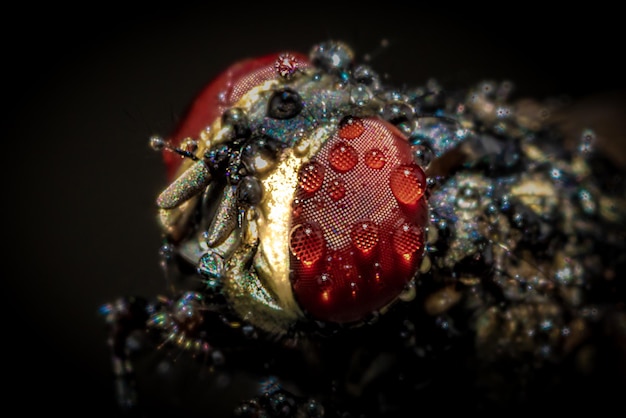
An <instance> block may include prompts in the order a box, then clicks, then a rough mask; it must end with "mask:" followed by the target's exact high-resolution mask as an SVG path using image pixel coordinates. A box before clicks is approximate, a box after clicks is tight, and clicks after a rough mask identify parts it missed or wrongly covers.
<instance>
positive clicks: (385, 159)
mask: <svg viewBox="0 0 626 418" xmlns="http://www.w3.org/2000/svg"><path fill="white" fill-rule="evenodd" d="M333 53H334V54H343V55H345V56H350V55H351V52H350V51H349V50H347V49H345V47H343V46H341V45H337V46H335V50H334V51H333ZM285 56H288V57H291V58H290V59H291V60H296V58H295V56H294V55H293V54H283V55H279V56H277V57H276V58H275V61H274V62H270V63H269V64H268V67H269V68H267V67H262V68H260V69H256V70H254V73H253V74H256V75H253V78H254V79H255V81H254V85H253V87H251V88H249V90H248V91H246V92H245V93H243V94H241V97H240V98H239V99H238V100H236V101H234V103H233V105H232V106H231V107H229V108H228V109H226V110H224V112H223V114H222V115H221V116H220V117H218V118H216V119H215V121H213V122H212V123H211V124H210V125H209V129H208V130H206V129H204V130H202V131H200V132H198V135H197V136H196V138H198V139H195V138H194V139H195V141H196V142H197V143H198V147H197V149H196V150H194V152H192V153H189V154H185V153H184V152H182V151H179V153H180V154H181V155H184V156H186V157H187V158H186V160H185V161H183V162H182V165H181V167H180V168H179V169H178V172H177V174H178V177H177V178H176V179H175V180H174V181H173V182H172V183H171V185H170V186H168V187H167V188H166V189H165V190H164V191H163V192H162V193H161V195H160V196H159V197H158V200H157V203H158V205H159V208H160V211H161V212H160V213H161V223H162V225H163V227H164V230H165V231H166V232H167V233H168V234H169V236H170V237H171V238H174V239H178V240H181V239H183V237H186V235H187V234H189V233H192V234H195V237H194V238H193V239H191V240H189V241H188V244H189V245H188V246H187V247H186V248H184V249H183V250H182V253H183V255H184V257H185V258H186V259H187V260H188V261H189V262H191V263H193V264H195V265H196V266H198V270H199V272H200V273H201V274H202V275H203V276H205V277H206V278H207V279H209V280H212V281H216V282H219V283H220V285H221V287H222V289H223V292H224V294H225V296H226V298H227V299H228V300H229V302H230V304H231V305H232V306H233V307H234V309H235V310H236V311H237V312H238V313H239V315H240V316H241V317H242V318H243V319H245V320H246V321H248V322H250V323H252V324H254V325H255V326H257V327H259V328H261V329H265V330H268V331H279V332H280V331H282V332H284V331H286V330H288V329H289V328H290V327H291V326H292V325H293V324H294V323H295V322H296V321H300V320H306V319H313V320H319V321H330V322H333V323H342V324H343V323H358V322H359V321H363V320H364V319H365V318H367V317H369V316H371V315H372V314H374V313H378V312H379V311H380V310H381V309H383V308H385V307H386V306H387V305H389V304H390V303H392V302H394V301H395V300H396V299H397V298H398V296H399V295H400V294H402V292H404V291H405V290H406V289H407V288H408V287H409V286H410V283H411V282H412V280H414V278H415V276H416V273H417V270H418V268H419V266H420V263H421V260H422V256H423V253H424V248H425V245H424V227H425V224H426V220H427V212H428V211H427V205H426V197H425V192H426V176H425V173H424V170H423V168H422V167H421V166H419V165H418V164H417V163H416V161H415V158H414V157H413V153H412V149H411V144H410V143H409V142H408V139H407V138H406V137H405V135H404V134H403V133H402V132H401V131H400V130H399V129H398V128H397V127H395V126H394V125H392V124H391V123H389V122H388V121H385V120H384V119H382V118H381V117H380V116H379V114H380V112H381V110H382V107H383V102H382V101H381V100H379V99H376V98H375V97H374V93H373V92H371V91H368V90H367V88H366V86H364V85H360V86H357V85H356V84H357V83H355V82H354V81H351V80H347V81H346V80H344V79H342V77H341V71H345V70H347V68H346V69H343V68H337V67H331V68H326V71H323V68H317V69H316V68H315V67H313V66H311V65H309V64H308V63H307V62H306V61H305V62H303V63H302V64H299V61H290V62H291V63H292V65H293V68H297V71H294V72H286V74H287V75H284V73H281V71H280V69H281V68H282V67H281V63H283V62H284V61H285V60H286V58H284V57H285ZM263 62H264V61H263ZM347 64H350V63H349V62H348V63H343V65H347ZM331 70H337V71H339V73H335V72H334V71H331ZM246 77H248V78H249V77H250V76H249V75H248V74H246V75H245V76H244V77H243V78H244V79H245V80H248V79H247V78H246ZM248 83H249V84H251V83H250V82H249V81H248ZM238 84H241V82H235V87H232V88H233V89H234V90H236V91H240V90H241V91H242V90H243V88H240V87H237V85H238ZM355 90H358V91H359V94H360V95H361V96H363V95H366V96H367V97H370V99H369V100H363V99H362V98H361V99H360V101H358V103H355V97H354V91H355ZM231 101H232V100H231ZM209 189H210V190H209ZM203 193H206V196H205V197H204V198H202V195H203ZM365 202H368V203H367V204H365ZM199 205H200V206H201V207H203V208H202V209H200V210H202V211H203V213H204V214H205V216H204V217H205V218H206V219H203V220H202V222H201V223H200V224H199V225H196V224H191V223H190V222H188V221H187V219H189V216H190V213H191V212H193V211H196V210H198V206H199ZM207 206H209V207H207ZM210 206H215V207H210Z"/></svg>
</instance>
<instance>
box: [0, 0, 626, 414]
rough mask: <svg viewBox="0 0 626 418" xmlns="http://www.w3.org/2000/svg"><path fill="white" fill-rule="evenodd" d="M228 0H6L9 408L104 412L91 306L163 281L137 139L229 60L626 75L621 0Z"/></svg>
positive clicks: (148, 181) (568, 85) (602, 88)
mask: <svg viewBox="0 0 626 418" xmlns="http://www.w3.org/2000/svg"><path fill="white" fill-rule="evenodd" d="M207 3H208V2H207ZM233 3H236V4H232V5H227V4H220V5H219V6H211V5H210V4H206V5H204V6H191V5H187V4H185V3H184V2H174V4H171V5H169V7H167V8H163V7H157V6H155V5H148V6H145V7H142V8H129V7H128V6H114V5H112V4H111V3H102V4H99V3H89V6H88V7H86V8H81V7H76V6H72V7H63V6H58V5H55V6H47V7H46V8H41V7H35V6H32V8H31V7H21V8H20V9H19V10H17V9H13V10H12V11H5V13H4V18H3V20H4V22H3V29H2V30H3V41H4V42H3V44H4V51H3V54H2V55H3V57H4V58H3V60H2V62H3V63H2V69H3V72H4V75H3V76H2V77H3V79H4V83H3V84H4V89H3V90H4V92H5V93H4V100H3V102H4V110H3V127H5V129H4V135H3V139H4V141H3V151H4V152H3V153H2V155H3V170H4V171H5V174H4V183H3V185H4V193H3V202H4V206H5V209H8V211H6V210H5V211H4V213H5V215H4V216H5V218H4V223H5V225H6V226H7V227H8V228H7V229H8V232H9V234H8V235H6V234H5V237H6V238H5V240H4V241H5V248H6V250H5V252H4V254H5V257H6V259H5V262H4V265H5V273H4V274H3V282H4V286H3V289H4V291H3V294H4V298H5V300H6V301H7V302H8V303H7V304H5V308H6V309H5V310H4V311H5V312H4V314H3V315H4V320H3V324H4V325H5V327H4V330H3V331H4V332H3V333H2V334H3V343H4V344H3V346H4V348H5V351H4V352H5V354H4V355H3V360H4V363H5V367H6V369H7V370H8V371H9V374H8V375H5V377H4V380H5V383H7V384H8V385H9V387H10V389H9V394H10V396H5V402H4V403H5V405H4V406H5V407H9V406H14V407H17V408H19V410H20V413H21V414H28V413H29V412H31V411H35V410H39V408H43V410H44V411H46V412H48V413H55V412H59V413H65V412H68V413H84V414H87V415H89V416H94V415H97V416H115V415H116V414H115V408H114V402H113V390H112V384H111V381H110V375H111V371H110V364H109V358H108V352H107V347H106V332H105V328H104V322H103V320H102V318H100V317H99V316H98V313H97V311H98V307H99V306H100V305H101V304H103V303H105V302H109V301H112V300H114V299H115V298H116V297H118V296H122V295H130V294H142V295H146V296H153V295H155V294H157V293H158V292H160V291H162V290H163V289H164V282H163V279H162V274H161V271H160V270H159V267H158V255H157V250H158V246H159V230H158V228H157V223H156V218H155V215H156V212H155V206H154V199H155V197H156V195H157V194H158V192H159V191H160V190H161V188H162V187H163V186H164V184H165V183H164V181H165V179H164V173H163V169H162V166H161V160H160V157H159V155H158V154H157V153H156V152H153V151H152V150H151V149H150V148H149V146H148V138H149V136H150V135H152V134H161V135H165V134H167V133H168V132H170V131H171V129H172V128H173V127H174V125H175V123H176V120H177V118H178V117H180V116H181V114H182V112H183V111H184V109H185V107H186V105H187V103H189V102H190V101H191V99H192V98H193V96H194V95H195V94H196V93H197V92H198V91H199V90H200V89H201V88H202V87H203V85H204V84H205V83H207V82H208V81H210V79H212V78H213V77H214V76H216V75H217V74H218V73H219V72H220V71H222V70H223V69H225V68H226V67H227V66H228V65H230V64H232V63H233V62H235V61H237V60H239V59H242V58H247V57H253V56H257V55H263V54H266V53H270V52H278V51H282V50H297V51H300V52H305V53H307V52H308V51H309V50H310V48H311V47H312V46H313V45H314V44H315V43H318V42H321V41H326V40H329V39H337V40H343V41H345V42H347V43H348V44H349V45H351V46H352V47H353V48H354V50H355V52H356V55H357V58H360V57H363V56H364V55H365V54H372V56H373V61H372V65H373V67H374V68H375V69H376V70H377V71H378V72H379V73H381V74H387V75H388V76H389V79H388V80H389V81H390V82H392V83H394V84H398V85H402V84H403V83H406V84H407V85H422V84H424V83H425V82H426V80H428V79H429V78H430V77H435V78H436V79H437V80H439V81H440V82H441V83H442V84H444V85H445V86H463V85H469V84H471V83H474V82H478V81H480V80H483V79H495V80H503V79H507V80H511V81H513V82H514V84H515V86H516V92H517V94H519V95H522V96H530V97H535V98H539V99H541V98H544V97H549V96H559V95H568V96H569V97H572V98H574V99H577V98H584V97H588V96H593V95H597V94H603V93H606V92H620V91H623V89H624V87H625V82H624V78H623V76H624V71H623V68H624V66H623V64H622V63H621V61H622V59H623V29H622V23H621V22H619V20H618V17H619V16H621V13H620V12H617V11H615V10H611V9H602V10H600V8H598V7H597V5H593V7H594V9H592V10H590V9H587V8H585V9H584V10H572V9H568V10H546V9H544V8H543V7H539V6H530V5H526V4H525V3H502V4H501V6H500V7H494V8H491V9H472V8H469V7H467V6H466V7H464V8H462V9H457V8H455V6H453V5H452V4H449V5H448V4H446V5H442V6H432V5H431V6H423V5H420V4H419V3H414V5H412V6H406V5H402V4H393V3H391V2H382V3H380V4H373V5H369V4H368V5H365V4H360V5H359V6H352V7H348V6H341V5H340V3H339V2H335V3H334V4H333V3H331V4H324V3H322V2H310V3H307V2H299V3H288V2H271V3H270V2H268V3H267V5H264V6H260V5H258V6H254V5H253V6H248V5H244V4H239V2H233ZM568 7H569V6H568ZM594 10H595V11H594ZM383 39H386V40H388V41H389V46H388V47H387V48H385V49H383V50H380V44H381V41H382V40H383ZM622 97H623V96H622ZM619 114H620V115H626V112H624V107H621V108H619ZM621 119H624V118H621ZM7 127H8V129H6V128H7ZM622 137H623V136H622ZM6 350H8V353H7V351H6ZM215 402H219V401H218V400H216V401H215Z"/></svg>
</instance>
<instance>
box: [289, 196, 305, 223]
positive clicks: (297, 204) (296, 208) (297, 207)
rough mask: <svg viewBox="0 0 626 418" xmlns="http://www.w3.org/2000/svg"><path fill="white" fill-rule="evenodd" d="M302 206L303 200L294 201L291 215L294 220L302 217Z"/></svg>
mask: <svg viewBox="0 0 626 418" xmlns="http://www.w3.org/2000/svg"><path fill="white" fill-rule="evenodd" d="M302 205H303V203H302V200H301V199H298V198H296V199H293V201H292V202H291V214H292V216H293V217H294V218H297V217H299V216H300V215H302Z"/></svg>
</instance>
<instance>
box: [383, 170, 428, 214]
mask: <svg viewBox="0 0 626 418" xmlns="http://www.w3.org/2000/svg"><path fill="white" fill-rule="evenodd" d="M389 184H390V186H391V191H392V192H393V195H394V196H395V197H396V199H397V200H398V202H400V203H403V204H406V205H414V204H416V203H417V201H418V200H419V199H420V198H421V197H422V196H423V195H424V190H425V187H426V174H424V171H423V170H422V169H421V168H420V167H419V166H417V165H415V164H401V165H399V166H397V167H396V168H394V169H393V171H392V172H391V175H390V178H389Z"/></svg>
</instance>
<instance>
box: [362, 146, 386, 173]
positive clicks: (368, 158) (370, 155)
mask: <svg viewBox="0 0 626 418" xmlns="http://www.w3.org/2000/svg"><path fill="white" fill-rule="evenodd" d="M385 162H386V158H385V154H383V152H382V151H381V150H379V149H377V148H372V149H370V150H369V151H367V152H366V153H365V164H366V165H367V166H368V167H369V168H373V169H375V170H379V169H381V168H383V166H384V165H385Z"/></svg>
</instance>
